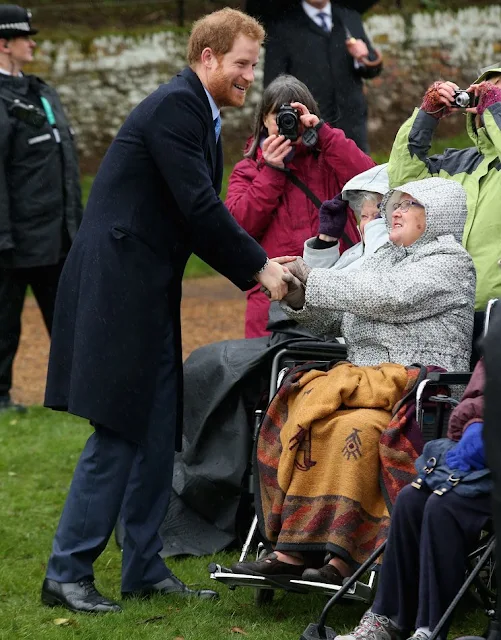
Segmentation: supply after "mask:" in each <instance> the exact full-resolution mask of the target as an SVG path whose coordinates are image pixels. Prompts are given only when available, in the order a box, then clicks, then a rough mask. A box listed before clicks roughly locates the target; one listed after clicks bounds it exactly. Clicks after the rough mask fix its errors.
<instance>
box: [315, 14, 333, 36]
mask: <svg viewBox="0 0 501 640" xmlns="http://www.w3.org/2000/svg"><path fill="white" fill-rule="evenodd" d="M317 18H318V19H319V20H320V22H321V24H320V26H321V27H322V29H323V30H324V31H330V29H329V25H328V24H327V20H326V18H327V14H326V13H324V12H323V11H319V12H318V13H317Z"/></svg>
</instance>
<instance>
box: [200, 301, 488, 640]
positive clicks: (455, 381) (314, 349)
mask: <svg viewBox="0 0 501 640" xmlns="http://www.w3.org/2000/svg"><path fill="white" fill-rule="evenodd" d="M495 303H496V300H491V301H490V302H489V304H488V307H487V310H486V314H485V321H484V326H483V334H485V333H486V331H487V329H488V325H489V320H490V315H491V313H492V311H493V309H494V306H495ZM477 337H478V336H477ZM326 346H328V349H326ZM344 359H346V347H345V345H342V344H329V345H326V343H325V342H321V343H314V342H312V343H309V342H304V341H302V342H300V343H298V344H289V345H288V346H287V348H284V349H283V350H282V351H280V352H279V353H277V354H276V356H275V359H274V361H273V365H272V373H271V377H270V389H269V401H270V402H271V399H272V398H273V396H274V395H275V393H276V391H277V389H278V388H279V386H280V384H281V383H282V381H283V379H284V377H285V375H286V374H287V373H288V372H289V371H290V370H291V369H292V368H294V367H297V366H300V365H302V364H303V363H306V362H309V361H310V362H311V361H314V362H316V363H318V364H319V367H320V368H323V367H326V366H327V367H330V366H332V365H333V364H335V363H336V362H339V361H341V360H344ZM470 376H471V372H447V373H439V372H432V373H429V374H428V376H427V378H426V379H425V380H423V381H422V382H420V383H419V385H418V388H417V391H416V413H417V421H418V424H419V425H420V427H421V430H422V434H423V440H424V441H425V442H426V441H428V440H432V439H436V438H440V437H443V435H444V432H445V431H446V429H447V423H448V417H449V414H450V412H451V410H452V409H453V408H454V407H455V406H456V405H457V404H458V401H457V400H455V399H454V398H452V397H450V396H449V395H445V394H444V393H443V389H444V387H449V386H453V385H466V384H467V383H468V381H469V379H470ZM430 387H437V389H438V393H437V394H436V395H431V396H429V398H428V401H426V402H425V401H424V398H425V391H426V390H428V391H429V388H430ZM427 395H429V394H427ZM263 413H264V411H263V410H258V411H256V416H255V418H256V423H255V435H254V437H255V438H257V436H258V432H259V424H260V422H261V419H262V417H263ZM257 530H258V522H257V516H254V519H253V521H252V525H251V527H250V530H249V533H248V535H247V538H246V540H245V543H244V545H243V547H242V551H241V554H240V558H239V562H244V561H245V560H246V559H247V557H248V555H249V552H250V549H251V547H252V545H253V542H255V538H256V534H257ZM385 544H386V542H383V543H382V544H381V545H380V546H379V547H378V548H377V549H375V551H374V552H373V553H372V555H371V556H370V557H369V558H368V559H367V560H366V561H365V562H364V563H363V564H362V565H361V566H360V567H359V568H358V569H357V570H356V571H355V573H354V574H353V575H352V576H351V577H350V578H347V579H346V580H345V581H344V583H343V585H342V586H339V585H333V584H326V583H319V582H309V581H305V580H301V579H298V580H291V581H290V584H289V585H288V586H287V587H283V588H285V589H286V591H291V592H296V593H315V592H316V593H322V594H323V595H327V596H330V600H329V602H328V603H327V604H326V606H325V608H324V610H323V612H322V614H321V616H320V618H319V621H318V623H312V624H310V625H309V626H308V627H307V629H305V631H304V633H303V635H302V636H301V639H300V640H317V639H320V638H322V639H325V640H328V639H332V638H334V637H335V636H336V633H335V632H334V631H333V630H332V629H331V628H330V627H327V626H326V619H327V615H328V612H329V610H330V609H331V607H332V606H334V604H336V603H338V602H340V601H345V600H352V601H357V602H361V603H364V604H366V605H369V604H370V603H371V601H372V599H373V596H374V594H375V589H376V585H377V575H378V571H377V566H376V561H377V559H378V558H379V556H380V555H381V554H382V553H383V551H384V547H385ZM494 546H495V540H494V535H493V533H492V531H486V532H483V533H482V536H481V538H480V540H479V543H478V547H477V548H476V549H475V550H474V551H472V552H471V554H470V555H469V557H468V565H469V570H468V572H467V576H466V579H465V582H464V585H463V587H462V588H461V590H460V591H459V592H458V594H457V596H456V598H455V599H454V601H453V602H452V603H451V605H450V606H449V608H448V609H447V611H446V612H445V613H444V616H443V618H442V620H441V621H440V623H439V625H437V628H436V629H435V630H434V632H433V634H432V636H431V637H430V639H429V640H436V638H437V637H438V635H439V634H440V632H441V629H442V627H443V625H444V624H445V622H446V621H447V620H448V618H449V617H450V615H452V613H453V611H454V609H455V608H456V606H457V604H458V602H459V601H460V600H461V598H462V597H463V595H464V594H465V593H466V592H467V591H469V590H471V591H472V593H473V595H474V597H475V599H476V601H477V603H478V604H479V605H481V606H483V607H484V608H485V610H486V612H487V614H488V615H489V616H490V617H492V616H493V615H494V609H495V602H496V585H495V575H494V574H495V566H494ZM266 553H267V549H265V547H264V544H263V543H262V542H259V543H258V545H257V554H256V557H257V559H259V558H260V557H262V555H265V554H266ZM209 573H210V577H211V578H212V579H214V580H217V581H218V582H221V583H223V584H226V585H227V586H228V587H229V588H230V589H232V590H233V589H236V588H237V587H253V588H254V589H255V590H256V591H255V603H256V604H257V605H258V606H260V605H266V604H269V603H270V602H271V601H272V599H273V595H274V591H275V590H276V589H277V588H278V587H277V585H276V584H271V583H268V582H267V580H266V578H264V577H262V576H253V575H243V574H234V573H232V572H231V570H230V569H227V568H225V567H223V566H222V565H219V564H217V563H211V564H210V565H209ZM364 578H365V580H364Z"/></svg>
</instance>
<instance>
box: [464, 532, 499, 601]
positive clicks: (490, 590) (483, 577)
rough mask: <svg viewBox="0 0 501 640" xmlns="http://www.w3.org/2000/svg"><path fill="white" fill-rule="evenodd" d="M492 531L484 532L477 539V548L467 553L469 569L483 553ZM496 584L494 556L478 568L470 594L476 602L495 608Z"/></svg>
mask: <svg viewBox="0 0 501 640" xmlns="http://www.w3.org/2000/svg"><path fill="white" fill-rule="evenodd" d="M491 536H492V533H490V532H485V533H484V534H483V535H482V536H481V538H480V541H479V546H478V548H477V549H476V550H475V551H474V552H473V553H471V554H470V555H469V557H468V565H469V568H470V570H471V569H473V568H474V567H475V566H476V565H477V564H478V562H479V560H480V557H481V555H482V554H483V553H484V551H485V549H486V547H487V545H488V543H489V540H490V538H491ZM496 593H497V586H496V562H495V556H494V555H491V557H490V558H489V559H488V560H487V562H486V564H485V565H484V566H483V567H482V569H481V570H480V573H479V574H478V576H477V578H476V580H475V581H474V582H473V585H472V594H473V597H474V598H475V600H476V601H477V603H478V604H479V605H480V606H482V607H485V608H487V609H495V608H496V602H497V595H496Z"/></svg>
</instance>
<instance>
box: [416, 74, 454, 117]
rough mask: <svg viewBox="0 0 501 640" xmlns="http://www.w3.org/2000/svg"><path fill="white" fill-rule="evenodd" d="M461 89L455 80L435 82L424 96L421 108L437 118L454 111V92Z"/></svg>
mask: <svg viewBox="0 0 501 640" xmlns="http://www.w3.org/2000/svg"><path fill="white" fill-rule="evenodd" d="M458 89H459V87H458V85H457V84H455V83H454V82H442V81H441V80H437V81H436V82H434V83H433V84H432V85H431V86H430V87H428V90H427V91H426V93H425V94H424V96H423V102H422V104H421V109H422V110H423V111H426V113H428V114H429V115H431V116H433V117H434V118H436V119H437V120H438V119H440V118H443V117H444V116H448V115H449V114H451V113H452V106H453V104H454V93H455V92H456V91H457V90H458Z"/></svg>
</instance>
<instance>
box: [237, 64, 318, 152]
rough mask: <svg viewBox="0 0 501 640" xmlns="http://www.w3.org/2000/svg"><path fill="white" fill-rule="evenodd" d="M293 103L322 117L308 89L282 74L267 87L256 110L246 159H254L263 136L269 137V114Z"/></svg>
mask: <svg viewBox="0 0 501 640" xmlns="http://www.w3.org/2000/svg"><path fill="white" fill-rule="evenodd" d="M291 102H300V103H301V104H304V106H305V107H307V108H308V111H309V112H310V113H313V114H315V115H316V116H318V117H320V110H319V108H318V104H317V103H316V102H315V98H314V97H313V96H312V95H311V93H310V90H309V89H308V87H307V86H306V85H305V84H304V83H303V82H301V81H300V80H298V79H297V78H296V77H295V76H290V75H287V74H282V75H280V76H278V77H277V78H275V80H273V82H270V84H269V85H268V86H267V87H266V89H265V90H264V91H263V95H262V96H261V101H260V103H259V105H258V107H257V109H256V115H255V118H254V127H253V130H252V143H251V145H250V147H249V148H248V149H247V151H246V152H245V153H244V158H254V156H255V155H256V151H257V148H258V146H259V144H260V142H261V137H262V136H263V135H265V136H267V135H268V130H267V129H266V127H265V126H264V122H263V121H264V119H265V118H266V116H267V115H268V114H269V113H274V112H275V111H278V109H279V108H280V106H281V105H283V104H290V103H291Z"/></svg>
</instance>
